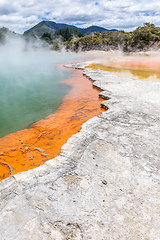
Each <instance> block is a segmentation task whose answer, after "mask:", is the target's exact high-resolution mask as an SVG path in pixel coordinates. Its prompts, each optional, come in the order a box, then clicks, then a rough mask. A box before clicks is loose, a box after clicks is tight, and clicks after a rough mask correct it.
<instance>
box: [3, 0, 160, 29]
mask: <svg viewBox="0 0 160 240" xmlns="http://www.w3.org/2000/svg"><path fill="white" fill-rule="evenodd" d="M42 20H50V21H55V22H57V23H66V24H71V25H75V26H77V27H82V28H86V27H88V26H92V25H96V26H101V27H104V28H107V29H113V28H114V29H118V30H125V31H133V30H134V29H136V27H138V26H143V23H146V22H150V23H153V24H155V25H156V26H160V2H159V0H95V1H94V0H87V1H86V0H0V27H7V28H9V29H10V30H11V31H15V32H16V33H23V32H24V31H25V30H27V29H29V28H31V27H33V26H34V25H36V24H38V23H39V22H40V21H42Z"/></svg>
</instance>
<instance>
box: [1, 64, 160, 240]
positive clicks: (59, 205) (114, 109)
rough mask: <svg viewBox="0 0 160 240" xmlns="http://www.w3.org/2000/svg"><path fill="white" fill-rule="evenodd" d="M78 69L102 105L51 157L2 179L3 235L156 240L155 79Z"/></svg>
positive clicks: (158, 134) (159, 98)
mask: <svg viewBox="0 0 160 240" xmlns="http://www.w3.org/2000/svg"><path fill="white" fill-rule="evenodd" d="M84 66H85V64H84V63H83V64H77V65H72V67H76V68H83V67H84ZM84 74H85V75H86V76H87V77H89V78H90V79H91V80H92V81H93V85H94V86H95V87H97V88H98V89H101V90H102V92H101V93H100V96H101V97H103V98H104V99H108V100H106V101H104V102H103V103H102V105H103V106H104V107H105V108H106V109H108V110H107V111H106V112H103V113H102V114H101V115H100V116H99V117H94V118H92V119H90V120H88V121H87V122H86V123H84V124H83V125H82V128H81V131H80V132H79V133H77V134H75V135H73V136H72V137H71V138H69V139H68V141H67V142H66V144H65V145H64V146H63V147H62V149H61V153H60V155H59V156H57V157H56V158H54V159H52V160H50V161H48V162H46V163H45V164H43V165H42V166H40V167H38V168H35V169H32V170H29V171H27V172H22V173H18V174H16V175H14V176H12V177H9V178H8V179H5V180H3V181H1V182H0V213H1V214H0V239H1V240H15V239H16V240H26V239H32V240H40V239H43V240H45V239H46V240H47V239H55V240H63V239H67V240H68V239H77V240H81V239H85V240H87V239H94V240H110V239H111V240H112V239H115V240H117V239H121V240H141V239H145V240H159V239H160V184H159V183H160V145H159V140H160V82H149V81H138V80H132V79H130V78H121V77H117V76H115V75H113V74H112V73H109V72H104V71H100V70H91V69H84Z"/></svg>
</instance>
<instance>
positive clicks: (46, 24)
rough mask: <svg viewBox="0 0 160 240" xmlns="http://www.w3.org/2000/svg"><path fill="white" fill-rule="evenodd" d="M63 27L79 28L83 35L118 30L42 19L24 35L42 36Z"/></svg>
mask: <svg viewBox="0 0 160 240" xmlns="http://www.w3.org/2000/svg"><path fill="white" fill-rule="evenodd" d="M63 28H72V29H77V30H78V31H79V32H81V33H82V34H83V35H89V34H90V33H92V32H100V33H101V32H105V31H117V30H116V29H112V30H107V29H105V28H102V27H98V26H91V27H88V28H78V27H76V26H73V25H68V24H63V23H56V22H53V21H42V22H40V23H38V24H37V25H35V26H34V27H32V28H30V29H29V30H27V31H25V32H24V35H32V34H33V35H35V36H38V37H41V36H42V35H43V33H50V32H52V31H57V30H60V29H63Z"/></svg>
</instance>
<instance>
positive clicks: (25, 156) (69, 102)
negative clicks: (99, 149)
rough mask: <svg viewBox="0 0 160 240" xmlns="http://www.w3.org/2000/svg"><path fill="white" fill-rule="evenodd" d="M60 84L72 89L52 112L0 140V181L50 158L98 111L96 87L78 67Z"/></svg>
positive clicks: (99, 107) (99, 100)
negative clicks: (28, 126) (26, 127)
mask: <svg viewBox="0 0 160 240" xmlns="http://www.w3.org/2000/svg"><path fill="white" fill-rule="evenodd" d="M62 84H69V85H71V86H72V89H71V91H70V92H69V93H68V95H67V96H66V97H64V99H63V102H62V104H61V106H60V107H59V109H58V110H57V111H56V112H55V113H54V114H52V115H50V116H48V117H47V118H46V119H43V120H40V121H38V122H36V123H34V124H33V125H32V126H31V127H30V128H29V129H25V130H21V131H18V132H16V133H13V134H9V135H8V136H5V137H3V138H1V139H0V180H2V179H5V178H7V177H9V176H10V175H12V174H16V173H18V172H22V171H26V170H29V169H32V168H35V167H38V166H40V165H41V164H43V163H44V162H46V161H47V160H49V159H52V158H54V157H55V156H57V155H58V154H59V153H60V149H61V146H62V145H63V144H64V143H65V142H66V140H67V139H68V138H69V137H71V136H72V135H73V134H75V133H77V132H78V131H79V130H80V128H81V125H82V124H83V123H84V122H85V121H87V120H88V119H90V118H92V117H93V116H98V115H99V114H100V113H101V112H102V109H101V106H100V103H101V101H102V99H99V97H98V93H97V91H98V90H96V89H93V87H92V83H91V81H89V80H88V79H86V77H84V76H83V74H82V70H74V72H73V74H72V77H71V78H70V79H68V80H65V81H64V82H62Z"/></svg>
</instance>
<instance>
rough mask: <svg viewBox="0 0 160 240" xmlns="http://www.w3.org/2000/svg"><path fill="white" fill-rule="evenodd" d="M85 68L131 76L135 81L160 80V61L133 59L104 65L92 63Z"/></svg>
mask: <svg viewBox="0 0 160 240" xmlns="http://www.w3.org/2000/svg"><path fill="white" fill-rule="evenodd" d="M87 68H92V69H100V70H103V71H108V72H115V73H117V74H118V75H119V76H125V77H131V76H133V77H134V78H136V79H149V80H154V81H159V80H160V61H158V60H144V59H134V60H128V61H123V60H121V61H115V62H114V61H113V62H109V63H106V64H105V63H93V64H90V65H89V66H87ZM130 74H131V75H130Z"/></svg>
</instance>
